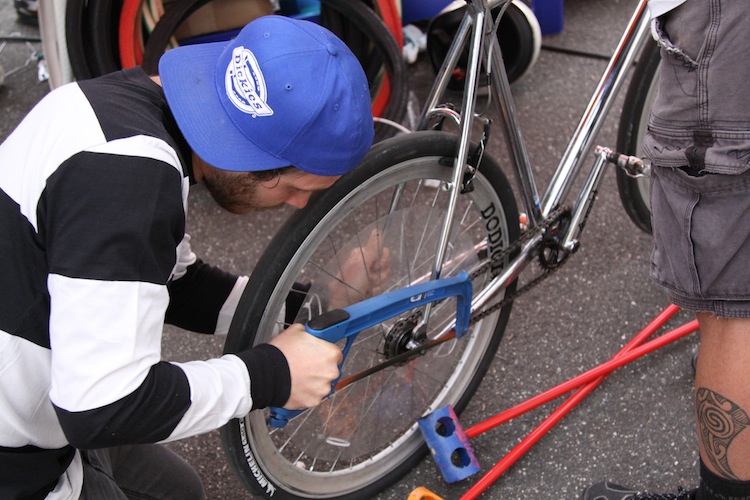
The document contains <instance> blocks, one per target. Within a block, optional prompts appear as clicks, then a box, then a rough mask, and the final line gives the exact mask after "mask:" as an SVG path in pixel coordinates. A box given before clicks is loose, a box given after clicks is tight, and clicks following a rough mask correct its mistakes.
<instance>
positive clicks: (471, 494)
mask: <svg viewBox="0 0 750 500" xmlns="http://www.w3.org/2000/svg"><path fill="white" fill-rule="evenodd" d="M678 310H679V309H678V308H677V307H676V306H670V307H667V308H666V309H665V310H664V311H663V312H662V313H661V314H660V315H659V316H657V317H656V318H655V319H654V320H653V321H652V322H651V323H650V324H649V325H648V326H647V327H646V328H644V329H643V330H642V331H641V332H640V333H639V334H638V335H636V336H635V337H634V338H633V339H632V340H631V341H630V342H629V343H628V344H626V345H625V346H624V347H623V348H622V349H621V350H620V351H619V352H618V353H617V354H616V355H615V356H614V357H613V358H612V359H611V360H610V361H608V362H606V363H603V364H601V365H599V366H598V367H596V368H594V369H592V370H589V371H588V372H585V373H583V374H582V375H579V376H578V377H575V378H573V379H570V380H569V381H568V382H565V383H563V384H560V385H558V386H557V387H555V388H553V389H550V390H549V391H547V392H545V393H543V394H540V395H539V396H537V397H535V398H532V399H530V400H528V401H526V402H525V403H522V404H521V405H517V406H516V407H514V408H511V409H510V410H507V411H505V412H503V413H500V414H498V415H497V416H495V417H493V418H491V419H488V420H487V421H485V422H482V423H480V424H478V425H475V426H474V427H472V428H470V429H469V430H468V431H466V434H467V436H469V437H474V436H477V435H479V434H481V433H482V432H484V431H486V430H489V429H491V428H493V427H495V426H497V425H500V424H501V423H503V422H507V421H508V420H510V419H511V418H513V417H515V416H518V415H520V414H521V413H523V412H525V411H529V410H531V409H533V408H536V407H537V406H539V405H541V404H544V403H545V402H548V401H551V400H552V399H555V398H557V397H559V396H561V395H563V394H565V393H567V392H569V391H570V390H572V389H574V388H576V387H580V389H579V390H578V391H576V392H575V394H573V395H572V396H571V397H570V398H568V399H567V400H566V401H565V402H564V403H563V404H562V405H561V406H560V407H559V408H558V409H557V410H555V411H554V412H553V413H552V414H551V415H550V416H549V417H547V418H546V419H545V420H544V421H543V422H542V424H540V425H539V426H538V427H537V428H535V429H534V430H533V431H532V432H531V433H530V434H529V435H528V436H527V437H526V438H525V439H524V440H523V441H521V443H519V444H518V445H517V446H516V447H515V448H514V449H513V450H511V451H510V452H509V453H508V454H507V455H505V457H503V459H502V460H500V462H498V463H497V464H496V465H495V466H494V467H493V468H492V469H490V471H489V472H487V474H485V475H484V476H483V477H482V478H481V479H480V480H479V481H478V482H477V483H476V484H475V485H474V486H472V487H471V488H470V489H469V491H467V492H466V493H465V494H464V495H463V496H462V497H461V500H471V499H475V498H477V497H478V496H479V495H481V494H482V493H483V492H484V491H485V490H486V489H487V488H489V487H490V486H491V485H492V484H493V483H494V482H495V481H497V479H498V478H499V477H500V476H501V475H502V474H503V473H505V471H506V470H508V469H509V468H510V467H511V466H512V465H513V464H514V463H515V462H516V461H517V460H518V459H519V458H521V456H523V454H524V453H526V452H527V451H528V450H529V449H530V448H531V447H532V446H533V445H534V444H536V443H537V442H538V441H539V440H540V439H541V438H542V436H544V435H545V434H546V433H547V432H548V431H549V430H550V429H551V428H552V427H554V426H555V425H556V424H557V423H558V422H559V421H560V420H562V418H563V417H564V416H565V415H567V414H568V413H569V412H570V410H572V409H573V408H574V407H575V406H576V405H577V404H578V403H579V402H580V401H582V400H583V398H585V397H586V396H587V395H588V394H589V393H590V392H591V391H593V390H594V389H595V388H596V387H597V386H598V385H599V384H600V383H601V382H603V381H604V379H605V376H606V375H607V374H609V373H611V372H612V371H614V370H616V369H617V368H620V367H621V366H623V365H625V364H628V363H630V362H631V361H633V360H635V359H637V358H639V357H641V356H643V355H645V354H648V353H650V352H652V351H654V350H656V349H659V348H661V347H663V346H665V345H667V344H669V343H671V342H674V341H675V340H677V339H679V338H682V337H683V336H685V335H687V334H689V333H692V332H694V331H696V330H697V329H698V322H697V321H696V320H693V321H691V322H689V323H687V324H685V325H682V326H681V327H678V328H676V329H674V330H672V331H671V332H668V333H666V334H664V335H662V336H661V337H659V338H657V339H655V340H652V341H650V342H648V343H647V344H644V345H641V344H643V342H644V341H645V340H646V339H647V338H648V337H649V336H650V335H652V334H653V333H654V332H655V331H656V330H657V329H658V328H659V327H660V326H662V325H663V324H664V323H666V321H667V320H668V319H669V318H670V317H671V316H673V315H674V313H675V312H677V311H678ZM529 403H530V404H529ZM521 407H522V408H521ZM521 409H523V411H520V410H521Z"/></svg>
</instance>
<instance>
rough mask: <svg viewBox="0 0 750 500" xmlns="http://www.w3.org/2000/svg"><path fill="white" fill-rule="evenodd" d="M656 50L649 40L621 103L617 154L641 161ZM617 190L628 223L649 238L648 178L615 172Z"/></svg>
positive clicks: (654, 85) (655, 73)
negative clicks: (638, 158)
mask: <svg viewBox="0 0 750 500" xmlns="http://www.w3.org/2000/svg"><path fill="white" fill-rule="evenodd" d="M660 61H661V58H660V55H659V47H658V45H656V42H654V41H653V40H649V42H648V45H646V47H644V48H643V50H642V51H641V54H640V56H639V58H638V62H637V63H636V66H635V70H634V71H633V77H632V79H631V81H630V85H629V86H628V91H627V93H626V94H625V100H624V101H623V106H622V114H621V115H620V124H619V126H618V129H617V151H618V152H619V153H622V154H626V155H633V156H638V157H641V156H643V151H642V149H641V145H642V144H643V136H644V134H645V132H646V126H647V124H648V118H649V115H650V113H651V103H652V102H653V99H654V97H655V96H656V88H657V86H658V84H659V78H658V75H659V73H658V72H659V62H660ZM616 172H617V190H618V192H619V194H620V200H621V201H622V206H623V207H624V208H625V212H626V213H627V214H628V216H629V217H630V220H632V221H633V223H635V225H636V226H637V227H638V228H639V229H641V230H642V231H644V232H646V233H648V234H651V203H650V201H649V194H648V193H649V179H648V177H640V178H633V177H630V176H628V175H627V174H626V173H625V171H623V170H622V169H620V168H618V169H616Z"/></svg>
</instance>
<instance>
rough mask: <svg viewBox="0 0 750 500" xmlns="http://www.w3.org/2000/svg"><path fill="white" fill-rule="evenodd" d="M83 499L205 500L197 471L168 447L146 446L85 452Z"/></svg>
mask: <svg viewBox="0 0 750 500" xmlns="http://www.w3.org/2000/svg"><path fill="white" fill-rule="evenodd" d="M81 457H82V458H83V491H82V492H81V499H85V500H102V499H107V500H112V499H118V500H119V499H123V500H125V499H153V500H156V499H158V500H192V499H204V498H206V494H205V492H204V491H203V485H202V484H201V481H200V478H199V477H198V474H197V473H196V472H195V470H194V469H193V468H192V467H191V466H190V465H189V464H188V463H187V462H185V461H184V460H183V459H182V458H180V457H179V456H178V455H177V454H176V453H174V452H172V451H171V450H170V449H168V448H167V447H165V446H162V445H156V444H144V445H133V446H118V447H115V448H106V449H101V450H82V451H81Z"/></svg>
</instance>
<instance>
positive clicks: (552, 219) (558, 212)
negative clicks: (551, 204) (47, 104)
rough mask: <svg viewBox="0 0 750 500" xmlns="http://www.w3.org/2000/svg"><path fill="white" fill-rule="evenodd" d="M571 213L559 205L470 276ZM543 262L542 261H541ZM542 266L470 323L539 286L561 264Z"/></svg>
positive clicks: (483, 270) (477, 314)
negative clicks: (535, 273) (530, 277)
mask: <svg viewBox="0 0 750 500" xmlns="http://www.w3.org/2000/svg"><path fill="white" fill-rule="evenodd" d="M569 214H570V209H569V208H568V207H558V208H556V209H555V210H553V211H552V213H551V214H550V215H549V216H548V217H547V218H546V219H545V220H543V221H542V222H541V223H540V224H539V225H537V226H536V227H535V228H534V229H533V230H529V231H527V232H526V233H524V234H523V235H522V236H521V237H520V238H518V239H517V240H516V241H515V242H513V243H512V244H511V245H510V246H509V247H508V248H506V249H505V250H503V251H502V252H500V253H498V254H496V255H494V256H493V257H492V259H491V260H489V261H488V262H485V263H484V264H483V265H482V266H480V267H479V268H478V269H476V270H475V271H473V272H472V273H471V274H470V275H469V277H470V278H471V279H472V280H473V279H474V278H478V277H479V276H481V275H482V274H484V273H486V272H487V271H488V270H490V269H491V268H492V266H493V265H495V264H497V263H499V262H500V261H503V260H505V259H506V258H508V257H510V255H511V254H512V253H513V252H515V251H517V250H520V248H521V246H522V245H524V244H525V243H526V242H528V241H530V240H531V239H532V237H534V236H536V235H538V234H544V233H546V232H547V230H548V229H549V228H550V227H551V226H552V225H553V224H555V223H557V222H559V221H561V220H563V218H564V217H565V216H567V215H569ZM566 260H567V258H563V260H561V261H559V263H558V264H563V263H564V262H565V261H566ZM540 264H541V262H540ZM540 267H541V268H542V273H541V274H540V275H539V276H537V277H535V278H533V279H532V280H531V281H529V282H528V283H526V284H525V285H524V286H522V287H521V288H519V289H517V290H515V291H514V292H513V293H511V294H510V295H506V296H505V297H503V299H502V300H501V301H499V302H497V303H495V304H493V305H491V306H489V307H487V308H485V309H482V310H481V311H476V312H475V313H474V314H472V315H471V316H470V318H469V324H470V325H472V324H474V323H476V322H477V321H479V320H481V319H483V318H485V317H487V316H489V315H490V314H492V313H494V312H495V311H497V310H498V309H502V308H503V307H505V306H507V305H508V304H510V303H511V302H513V301H514V300H516V299H517V298H518V297H519V296H521V295H523V294H524V293H526V292H528V291H529V290H531V289H532V288H534V287H535V286H537V285H538V284H539V283H541V282H542V281H544V280H545V279H547V278H548V277H549V276H550V275H551V274H552V273H553V272H555V271H556V270H558V269H559V268H560V267H562V266H561V265H556V266H554V267H550V266H544V265H541V266H540Z"/></svg>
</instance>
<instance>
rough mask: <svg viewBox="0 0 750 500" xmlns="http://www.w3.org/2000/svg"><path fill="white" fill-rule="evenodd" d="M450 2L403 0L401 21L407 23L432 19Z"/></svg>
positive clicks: (442, 0) (447, 0)
mask: <svg viewBox="0 0 750 500" xmlns="http://www.w3.org/2000/svg"><path fill="white" fill-rule="evenodd" d="M450 3H451V0H401V22H402V23H403V24H404V25H407V24H409V23H414V22H417V21H423V20H426V19H432V18H433V17H435V16H437V15H438V14H440V11H442V10H443V9H444V8H446V7H447V6H448V4H450Z"/></svg>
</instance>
